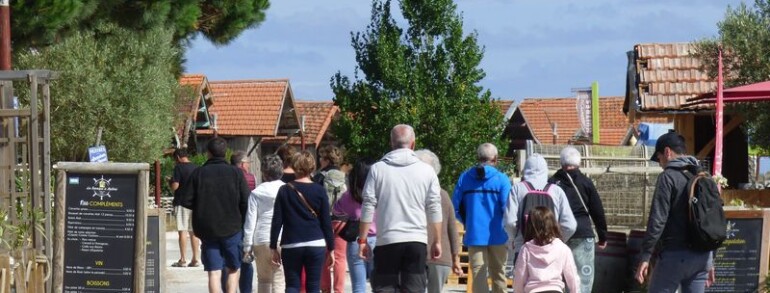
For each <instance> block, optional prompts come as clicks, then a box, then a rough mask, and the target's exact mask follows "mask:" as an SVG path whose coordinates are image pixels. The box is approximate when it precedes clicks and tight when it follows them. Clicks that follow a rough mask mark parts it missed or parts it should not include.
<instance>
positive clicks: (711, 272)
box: [706, 266, 717, 288]
mask: <svg viewBox="0 0 770 293" xmlns="http://www.w3.org/2000/svg"><path fill="white" fill-rule="evenodd" d="M716 281H717V276H716V270H715V269H714V267H713V266H712V267H711V268H709V277H708V279H706V288H708V287H711V285H714V283H716Z"/></svg>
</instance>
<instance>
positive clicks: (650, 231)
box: [636, 131, 714, 293]
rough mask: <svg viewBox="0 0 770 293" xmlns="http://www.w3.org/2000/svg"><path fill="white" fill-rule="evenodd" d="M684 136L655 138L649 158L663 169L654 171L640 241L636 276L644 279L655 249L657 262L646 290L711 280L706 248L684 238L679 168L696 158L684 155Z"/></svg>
mask: <svg viewBox="0 0 770 293" xmlns="http://www.w3.org/2000/svg"><path fill="white" fill-rule="evenodd" d="M684 153H685V141H684V138H683V137H682V136H681V135H679V134H678V133H676V132H674V131H670V132H668V133H666V134H664V135H661V136H660V138H658V141H657V143H655V153H653V154H652V158H650V160H651V161H654V162H658V164H659V165H660V167H662V168H663V173H660V175H658V181H657V183H656V184H655V193H654V194H653V197H652V206H651V207H650V216H649V219H648V221H647V233H646V234H645V236H644V241H642V251H641V252H640V254H639V258H640V263H639V266H638V268H637V269H636V280H637V281H639V283H644V280H645V278H646V277H647V271H648V269H649V264H650V258H651V257H652V254H653V250H654V249H656V254H657V257H658V258H657V263H656V265H655V267H654V268H653V270H652V275H651V276H650V284H649V287H648V288H649V289H648V291H649V292H660V293H668V292H671V293H673V292H675V291H676V289H677V287H679V286H681V287H682V292H684V293H690V292H704V291H705V288H706V287H707V286H708V285H709V284H711V283H712V282H713V281H714V268H713V261H712V256H711V252H710V251H705V252H704V251H696V250H693V249H691V248H690V245H689V241H688V239H687V238H688V236H687V235H688V230H687V226H688V216H689V215H688V212H687V211H688V206H689V204H688V199H689V190H688V188H687V182H688V178H687V177H686V176H685V174H684V173H683V172H682V170H683V169H686V168H688V167H691V166H697V165H698V160H697V159H695V158H694V157H692V156H688V155H685V154H684Z"/></svg>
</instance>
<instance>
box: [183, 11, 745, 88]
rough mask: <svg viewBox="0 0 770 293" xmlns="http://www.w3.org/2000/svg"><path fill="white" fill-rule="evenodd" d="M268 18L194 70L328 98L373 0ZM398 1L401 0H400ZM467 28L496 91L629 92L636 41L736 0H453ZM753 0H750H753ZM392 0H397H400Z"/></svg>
mask: <svg viewBox="0 0 770 293" xmlns="http://www.w3.org/2000/svg"><path fill="white" fill-rule="evenodd" d="M270 2H271V3H270V8H269V9H268V10H267V12H266V20H265V21H264V22H263V23H262V24H261V25H260V26H258V27H256V28H254V29H250V30H248V31H246V32H244V33H243V34H242V35H241V36H239V37H238V38H237V39H236V40H234V41H233V42H231V43H230V44H228V45H226V46H220V47H216V46H214V45H212V44H211V43H210V42H208V41H207V40H205V39H204V38H202V37H201V38H198V39H196V40H195V41H193V43H192V45H191V47H190V49H189V50H188V51H187V53H186V56H185V57H186V58H187V63H186V64H185V66H186V69H187V72H188V73H202V74H205V75H206V76H207V77H208V79H209V80H212V81H213V80H233V79H271V78H288V79H289V81H290V84H291V87H292V91H293V92H294V97H295V99H298V100H331V99H332V91H331V88H330V86H329V80H330V78H331V77H332V75H334V74H335V73H336V72H338V71H339V72H341V73H342V74H343V75H347V76H350V77H351V78H352V76H353V74H354V70H355V67H356V62H355V53H354V51H353V48H352V47H351V44H350V35H351V32H359V31H363V30H364V29H365V28H366V26H367V25H368V24H369V22H370V17H371V2H370V1H367V0H331V1H315V0H272V1H270ZM393 3H397V1H394V2H393ZM455 3H456V4H457V8H458V12H460V13H461V14H462V16H463V20H464V25H463V26H464V30H465V33H466V34H468V33H470V32H473V31H476V32H477V33H478V43H479V45H481V46H484V49H485V54H484V59H483V60H482V62H481V65H480V67H481V68H482V69H483V70H484V71H485V72H486V77H485V78H484V79H483V80H482V81H481V82H480V84H481V86H483V87H484V88H486V89H489V90H490V91H491V92H492V97H494V98H498V99H504V100H517V101H521V100H522V99H523V98H530V97H569V96H573V94H572V92H571V89H573V88H581V87H588V86H590V84H591V82H593V81H597V82H598V83H599V93H600V95H601V96H622V95H624V88H625V78H626V66H627V63H628V59H627V57H626V52H627V51H630V50H633V47H634V45H635V44H640V43H670V42H691V41H696V40H699V39H702V38H708V37H713V36H716V35H717V23H718V22H719V21H720V20H721V19H723V18H724V15H725V12H726V11H727V7H728V5H729V6H731V7H736V6H737V5H738V4H740V3H741V1H738V0H624V1H619V0H579V1H567V0H545V1H544V0H456V1H455ZM751 3H753V2H751ZM394 6H395V5H394Z"/></svg>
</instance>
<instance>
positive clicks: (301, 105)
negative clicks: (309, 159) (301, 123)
mask: <svg viewBox="0 0 770 293" xmlns="http://www.w3.org/2000/svg"><path fill="white" fill-rule="evenodd" d="M296 107H297V114H298V115H300V117H301V116H305V139H306V141H305V142H306V143H308V144H313V145H315V146H316V147H318V146H319V144H320V143H321V141H322V140H323V137H324V135H325V134H326V132H327V131H328V130H329V128H330V127H331V123H332V121H333V119H334V115H336V114H337V113H339V111H340V109H339V107H337V106H335V105H334V102H331V101H296ZM285 140H286V136H276V137H272V138H268V139H265V141H267V142H283V141H285ZM288 144H292V145H300V144H302V138H301V137H299V136H293V137H291V138H290V139H289V142H288Z"/></svg>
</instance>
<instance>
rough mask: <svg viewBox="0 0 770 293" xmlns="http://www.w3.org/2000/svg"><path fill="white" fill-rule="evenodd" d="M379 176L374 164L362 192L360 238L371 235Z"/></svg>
mask: <svg viewBox="0 0 770 293" xmlns="http://www.w3.org/2000/svg"><path fill="white" fill-rule="evenodd" d="M376 176H377V172H376V169H375V168H374V166H372V168H371V169H370V170H369V175H368V176H366V182H365V183H364V190H363V192H362V193H361V197H362V199H363V202H362V203H361V220H360V222H359V226H358V238H359V239H366V237H367V236H368V235H369V226H370V225H371V224H372V221H373V220H374V210H375V208H376V207H377V194H376V193H375V190H374V188H375V185H376V183H375V180H376V179H375V178H376Z"/></svg>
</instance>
